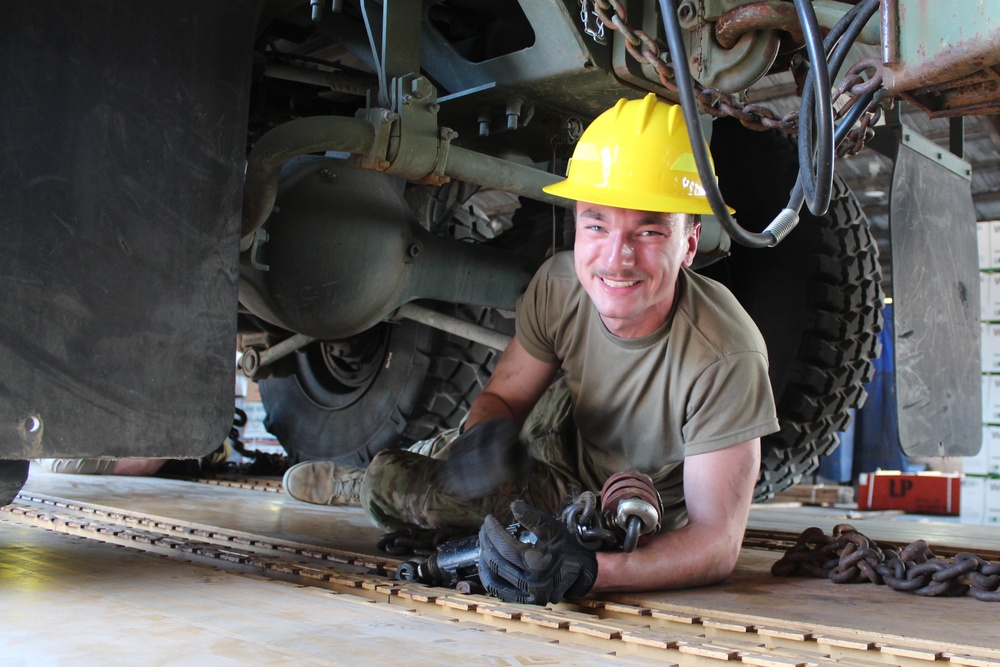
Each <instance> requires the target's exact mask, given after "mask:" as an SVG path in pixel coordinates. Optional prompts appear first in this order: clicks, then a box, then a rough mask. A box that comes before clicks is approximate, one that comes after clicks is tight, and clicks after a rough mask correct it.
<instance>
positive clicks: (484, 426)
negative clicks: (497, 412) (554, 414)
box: [435, 419, 530, 500]
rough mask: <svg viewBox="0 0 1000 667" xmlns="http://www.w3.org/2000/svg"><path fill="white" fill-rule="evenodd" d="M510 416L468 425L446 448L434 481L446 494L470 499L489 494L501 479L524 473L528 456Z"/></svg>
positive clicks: (508, 479) (509, 478) (511, 478)
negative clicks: (446, 451)
mask: <svg viewBox="0 0 1000 667" xmlns="http://www.w3.org/2000/svg"><path fill="white" fill-rule="evenodd" d="M519 435H520V434H519V430H518V428H517V426H516V425H515V424H514V422H512V421H510V420H509V419H491V420H489V421H483V422H479V423H478V424H474V425H472V426H470V427H469V428H468V429H467V430H466V431H465V432H464V433H462V434H461V435H460V436H458V437H457V438H456V439H455V441H454V442H453V443H451V445H450V447H449V453H448V458H447V459H445V460H444V461H443V462H442V463H441V467H440V468H438V472H437V474H436V479H435V482H436V484H437V485H438V487H439V488H441V490H442V491H444V492H445V493H447V494H449V495H451V496H455V497H457V498H461V499H464V500H469V499H472V498H481V497H483V496H485V495H486V494H488V493H492V492H493V491H495V490H496V489H497V488H499V487H500V485H501V484H503V483H504V482H508V481H511V480H513V479H515V478H518V477H521V476H523V475H524V474H526V473H527V470H528V465H529V464H530V459H529V458H528V451H527V448H526V447H525V446H524V445H523V444H522V443H521V441H520V439H519V437H518V436H519Z"/></svg>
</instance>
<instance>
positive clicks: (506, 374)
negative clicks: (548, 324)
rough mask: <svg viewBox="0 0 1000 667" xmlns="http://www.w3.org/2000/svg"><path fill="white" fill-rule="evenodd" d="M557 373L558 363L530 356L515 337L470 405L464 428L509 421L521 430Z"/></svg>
mask: <svg viewBox="0 0 1000 667" xmlns="http://www.w3.org/2000/svg"><path fill="white" fill-rule="evenodd" d="M557 370H559V366H558V364H553V363H547V362H544V361H541V360H539V359H536V358H535V357H533V356H531V354H529V353H528V351H527V350H525V349H524V347H523V346H522V345H521V343H520V342H518V340H517V337H516V336H515V337H514V338H512V339H511V341H510V344H509V345H508V346H507V349H506V350H505V351H504V353H503V356H501V357H500V361H499V362H497V366H496V368H495V369H494V371H493V375H492V376H491V377H490V379H489V381H488V382H487V383H486V386H485V387H483V390H482V392H480V393H479V396H477V397H476V399H475V400H474V401H473V402H472V407H471V408H470V409H469V416H468V419H466V421H465V426H466V428H467V427H469V426H472V425H473V424H476V423H478V422H482V421H487V420H489V419H509V420H511V421H513V422H514V423H515V424H517V427H518V428H520V427H521V426H523V425H524V420H525V419H527V417H528V413H529V412H531V409H532V408H533V407H535V403H537V402H538V399H539V398H541V396H542V394H543V393H545V390H546V389H548V387H549V384H551V382H552V378H554V377H555V374H556V371H557Z"/></svg>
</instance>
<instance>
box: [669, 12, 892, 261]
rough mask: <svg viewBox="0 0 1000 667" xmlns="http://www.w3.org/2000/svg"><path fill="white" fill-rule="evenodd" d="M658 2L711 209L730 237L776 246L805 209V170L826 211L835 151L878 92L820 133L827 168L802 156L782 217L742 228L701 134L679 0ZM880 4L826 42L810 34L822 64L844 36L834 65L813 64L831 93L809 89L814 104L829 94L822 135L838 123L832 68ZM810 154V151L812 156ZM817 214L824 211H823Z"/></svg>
mask: <svg viewBox="0 0 1000 667" xmlns="http://www.w3.org/2000/svg"><path fill="white" fill-rule="evenodd" d="M659 4H660V13H661V14H662V15H663V24H664V30H665V33H666V37H667V45H668V48H669V49H670V53H671V54H672V56H673V62H674V77H675V81H676V83H677V88H678V95H679V96H680V101H681V107H682V108H683V110H684V120H685V124H686V126H687V130H688V134H689V136H690V138H691V147H692V151H693V153H694V158H695V163H696V164H697V167H698V173H699V176H700V177H701V180H702V185H703V187H704V188H705V192H706V197H707V199H708V202H709V205H710V206H711V207H712V211H713V213H715V216H716V218H718V220H719V223H720V224H721V225H722V227H723V229H725V230H726V233H728V234H729V236H730V237H732V239H733V240H734V241H736V242H737V243H739V244H741V245H744V246H747V247H750V248H764V247H768V246H774V245H777V244H778V243H779V242H780V241H781V240H782V239H783V238H784V237H785V236H786V235H787V234H788V233H789V232H790V231H791V230H792V228H793V227H794V226H795V225H796V224H797V223H798V213H799V210H800V209H801V208H802V204H803V202H804V201H805V199H806V191H805V187H804V185H803V174H804V173H805V172H808V173H809V176H812V177H813V178H812V186H813V187H812V190H813V192H812V194H813V195H814V198H815V195H816V194H820V195H823V196H824V197H825V198H826V202H825V204H824V206H823V208H822V211H823V213H825V212H826V209H827V208H829V198H830V195H831V193H832V189H833V155H834V149H835V146H837V145H839V144H840V143H841V142H843V140H844V139H845V138H846V137H847V133H848V132H849V131H850V129H851V126H852V125H853V124H854V123H855V122H857V119H858V118H859V117H860V115H861V114H862V113H863V112H864V111H865V109H867V107H868V105H869V104H870V103H871V100H872V99H873V98H874V92H872V93H871V94H868V95H865V96H864V97H863V98H862V99H860V100H858V102H857V103H856V104H855V105H854V107H853V108H852V109H851V112H850V113H849V114H848V115H847V116H846V117H845V118H844V119H843V121H842V122H841V124H840V125H839V126H837V131H836V132H833V131H830V136H829V139H828V140H827V139H825V137H824V136H821V137H820V141H821V142H823V141H826V142H827V143H828V146H827V147H826V148H824V147H822V146H821V147H820V149H819V152H820V153H821V154H823V155H826V156H828V159H826V160H825V162H826V163H827V164H826V166H824V165H823V164H822V162H823V161H822V160H821V164H820V167H821V168H822V170H823V173H819V174H815V175H814V174H813V173H812V160H811V159H809V160H807V162H806V165H807V167H808V168H806V169H803V168H802V162H801V160H800V169H799V178H798V180H797V181H796V183H795V187H794V188H793V190H792V193H791V197H790V199H789V202H788V204H787V206H786V207H785V208H784V209H782V210H781V211H780V212H779V213H778V215H777V216H775V218H774V220H772V221H771V223H770V224H769V225H768V226H767V227H766V228H765V229H764V230H763V231H762V232H759V233H754V232H750V231H747V230H746V229H744V228H743V227H741V226H740V224H739V223H738V222H736V220H735V219H733V217H732V216H731V215H730V214H729V211H728V210H727V208H726V205H725V202H724V200H723V197H722V193H721V192H720V191H719V186H718V181H717V180H716V178H715V175H714V174H713V172H712V168H711V161H710V158H709V156H708V150H707V148H706V146H705V139H704V134H703V133H702V130H701V125H700V123H699V122H698V120H697V119H698V113H699V111H698V105H697V102H696V101H695V97H694V87H693V83H692V80H691V75H690V72H689V71H688V69H687V67H686V62H687V54H686V51H685V49H684V43H683V36H682V34H681V28H680V23H679V21H678V18H677V7H676V2H675V0H659ZM801 4H802V3H801V2H800V0H796V9H797V10H798V9H800V6H801ZM878 5H879V0H866V2H865V4H864V5H862V6H855V7H853V8H852V9H851V10H850V11H849V12H848V13H847V14H845V15H844V17H843V18H842V20H841V21H839V22H838V23H837V25H836V26H834V28H833V30H831V31H830V33H829V34H828V36H827V40H826V43H824V44H817V43H816V40H815V39H813V40H810V38H808V37H807V45H809V44H811V45H812V47H813V48H811V50H810V57H811V58H812V59H813V62H817V60H819V61H820V62H823V63H826V60H825V57H823V55H822V54H823V52H824V51H825V50H828V48H829V47H830V46H832V45H833V44H834V43H837V42H838V40H839V44H837V49H836V51H835V52H834V56H833V57H832V58H831V62H830V64H829V66H827V67H815V66H814V67H813V68H812V69H813V74H816V73H817V71H818V70H823V72H822V75H820V79H821V81H820V83H821V86H820V89H821V90H825V91H827V94H826V95H825V96H823V95H820V100H819V102H816V101H815V97H814V96H813V94H812V93H810V96H809V100H810V101H809V106H810V107H815V106H817V105H818V104H820V103H822V99H823V98H824V97H825V99H826V112H825V113H823V114H821V115H822V116H823V120H822V121H820V122H819V125H820V132H821V134H825V131H824V130H823V129H822V128H823V126H824V125H825V120H826V117H827V116H829V121H830V123H829V128H830V130H832V128H833V108H832V104H831V103H830V95H829V91H830V83H829V81H830V74H831V70H832V71H833V72H836V71H837V70H838V69H839V68H840V66H841V64H842V63H843V60H844V58H846V55H847V51H848V49H849V48H850V46H851V45H852V44H853V43H854V41H855V40H856V39H857V35H858V34H859V33H860V31H861V30H862V29H863V28H864V25H865V23H866V22H867V20H868V19H869V18H870V17H871V16H872V14H873V13H874V11H875V10H877V8H878ZM811 10H812V7H811V6H810V7H809V8H808V10H807V11H808V13H809V14H811V16H812V23H813V25H814V26H815V27H816V30H815V32H814V33H813V36H814V37H817V38H818V36H819V30H818V26H816V25H815V24H816V21H815V13H814V12H812V11H811ZM801 17H802V14H801V13H800V20H803V19H802V18H801ZM807 22H808V17H807V19H806V20H805V21H804V23H807ZM803 29H804V30H805V29H806V28H805V27H804V28H803ZM841 37H843V39H841ZM817 47H818V48H817ZM816 53H818V54H819V55H818V56H817V55H815V54H816ZM810 84H811V85H812V86H815V85H816V84H815V80H814V78H813V76H810V77H809V78H808V79H807V82H806V87H807V88H808V87H810ZM805 99H806V90H805V89H804V90H803V100H804V101H805ZM803 109H804V110H805V109H806V106H805V104H804V105H803ZM804 115H805V114H804ZM806 125H807V126H808V128H809V130H807V131H808V133H809V136H808V137H807V139H809V143H810V144H811V143H812V142H811V128H812V125H811V124H810V123H808V122H807V123H806ZM801 133H802V130H801V128H800V148H801V138H802V137H801ZM800 157H801V152H800ZM807 157H811V156H808V155H807ZM827 168H828V169H827ZM827 170H828V172H829V173H828V175H827V173H826V172H827ZM826 178H828V179H829V186H828V187H826V189H827V190H828V191H827V192H825V193H824V192H822V191H819V192H817V187H816V183H817V182H818V181H823V180H824V179H826ZM813 203H822V202H818V201H815V202H813ZM810 210H811V211H812V210H813V209H812V207H810ZM814 214H815V212H814ZM818 215H822V213H821V214H818Z"/></svg>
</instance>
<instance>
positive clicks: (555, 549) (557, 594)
mask: <svg viewBox="0 0 1000 667" xmlns="http://www.w3.org/2000/svg"><path fill="white" fill-rule="evenodd" d="M510 509H511V511H512V512H513V513H514V519H515V520H516V521H517V522H518V523H519V524H520V525H521V526H522V527H523V528H524V529H525V530H526V531H528V533H530V535H526V536H525V537H527V538H528V539H534V543H533V544H532V543H526V542H522V541H520V540H518V539H517V538H516V537H514V536H513V535H511V534H510V532H508V531H507V529H506V528H504V527H503V526H502V525H500V522H499V521H497V519H496V517H494V516H493V515H492V514H491V515H489V516H488V517H486V521H485V522H484V523H483V527H482V528H481V529H480V530H479V580H480V581H481V582H482V583H483V586H484V587H485V588H486V590H487V591H488V592H489V594H490V595H492V596H494V597H498V598H500V599H502V600H503V601H505V602H519V603H522V604H523V603H528V604H538V605H544V604H548V603H549V602H562V600H563V598H566V597H579V596H581V595H586V594H587V592H588V591H590V589H591V588H593V586H594V581H595V580H596V579H597V556H595V555H594V553H593V552H592V551H589V550H588V549H586V548H584V547H583V545H581V544H580V541H579V540H578V539H577V538H576V537H575V536H574V535H572V534H571V533H570V532H569V529H567V528H566V525H565V524H564V523H562V522H561V521H559V520H558V519H557V518H555V517H554V516H552V515H550V514H546V513H545V512H542V511H541V510H539V509H537V508H535V507H532V506H531V505H529V504H528V503H526V502H524V501H523V500H515V501H514V502H513V503H511V506H510Z"/></svg>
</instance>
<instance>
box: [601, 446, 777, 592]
mask: <svg viewBox="0 0 1000 667" xmlns="http://www.w3.org/2000/svg"><path fill="white" fill-rule="evenodd" d="M759 467H760V438H755V439H753V440H748V441H747V442H743V443H740V444H738V445H734V446H732V447H727V448H725V449H720V450H717V451H714V452H708V453H707V454H698V455H696V456H689V457H687V458H685V459H684V498H685V502H686V504H687V510H688V518H689V519H688V524H687V525H686V526H684V527H682V528H680V529H678V530H675V531H671V532H667V533H662V534H660V535H657V536H656V537H654V538H653V539H651V540H650V541H649V542H648V543H647V544H645V545H643V546H642V547H640V548H638V549H636V550H635V551H633V552H632V553H628V554H626V553H621V552H599V553H598V554H597V562H598V570H597V581H596V582H595V584H594V588H593V590H594V591H595V592H596V591H651V590H665V589H671V588H688V587H693V586H706V585H709V584H714V583H718V582H720V581H722V580H723V579H725V578H726V577H728V576H729V575H730V574H731V573H732V571H733V568H734V567H736V559H737V557H738V556H739V552H740V545H741V544H742V542H743V533H744V531H745V530H746V523H747V517H748V516H749V513H750V503H751V501H752V499H753V489H754V485H755V484H756V481H757V471H758V469H759Z"/></svg>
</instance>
